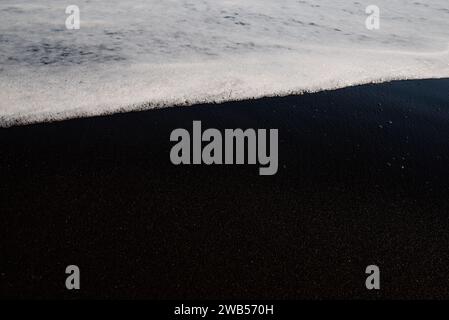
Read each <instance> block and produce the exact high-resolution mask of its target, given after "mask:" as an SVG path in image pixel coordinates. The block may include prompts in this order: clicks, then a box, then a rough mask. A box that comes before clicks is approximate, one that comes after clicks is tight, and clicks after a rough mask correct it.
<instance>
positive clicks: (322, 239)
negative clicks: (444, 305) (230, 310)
mask: <svg viewBox="0 0 449 320" xmlns="http://www.w3.org/2000/svg"><path fill="white" fill-rule="evenodd" d="M193 120H201V121H202V125H203V128H218V129H224V128H238V127H240V128H267V129H268V128H278V129H279V139H280V140H279V171H278V174H277V175H275V176H271V177H268V176H265V177H264V176H259V175H258V166H247V165H241V166H237V165H234V166H205V165H201V166H193V165H191V166H178V167H176V166H174V165H172V164H171V162H170V159H169V151H170V148H171V146H172V143H171V142H170V141H169V136H170V132H171V131H172V130H173V129H175V128H187V129H189V130H190V129H191V127H192V121H193ZM0 147H1V157H0V178H1V179H0V253H1V255H0V296H1V297H24V298H58V297H64V298H65V297H67V298H71V297H95V298H117V297H120V298H158V299H159V298H161V299H162V298H183V299H194V298H210V299H216V298H274V299H298V298H307V299H313V298H371V297H373V298H378V297H382V298H431V297H433V298H449V80H448V79H443V80H423V81H400V82H392V83H387V84H377V85H365V86H359V87H352V88H346V89H341V90H336V91H329V92H321V93H316V94H305V95H302V96H290V97H284V98H266V99H260V100H254V101H243V102H230V103H225V104H222V105H198V106H193V107H184V108H168V109H162V110H153V111H146V112H136V113H128V114H117V115H112V116H105V117H95V118H87V119H75V120H69V121H63V122H57V123H43V124H35V125H28V126H23V127H13V128H8V129H0ZM69 264H76V265H78V266H79V267H80V269H81V287H82V290H79V291H77V292H73V291H68V290H66V289H65V286H64V281H65V277H66V275H65V273H64V271H65V267H66V266H67V265H69ZM370 264H377V265H378V266H379V267H380V268H381V272H382V273H381V286H382V289H381V291H378V292H372V291H371V292H370V291H367V290H366V289H365V278H366V275H365V273H364V272H365V268H366V266H367V265H370Z"/></svg>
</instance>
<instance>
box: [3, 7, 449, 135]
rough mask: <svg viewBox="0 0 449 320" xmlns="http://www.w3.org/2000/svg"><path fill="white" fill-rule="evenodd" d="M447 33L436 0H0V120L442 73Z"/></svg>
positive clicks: (447, 59)
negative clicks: (70, 20)
mask: <svg viewBox="0 0 449 320" xmlns="http://www.w3.org/2000/svg"><path fill="white" fill-rule="evenodd" d="M75 2H76V4H77V5H78V6H79V8H80V10H81V29H80V30H66V29H65V19H66V14H65V7H66V6H67V5H69V4H75ZM370 4H375V5H377V6H379V7H380V10H381V20H380V23H381V26H380V30H375V31H370V30H368V29H367V28H366V27H365V19H366V17H367V14H366V13H365V8H366V7H367V6H368V5H370ZM448 45H449V3H448V1H447V0H426V1H425V0H414V1H407V0H395V1H390V0H376V1H375V3H372V1H371V0H369V1H361V0H359V1H341V0H322V1H311V0H304V1H298V0H245V1H243V0H242V1H236V0H235V1H233V0H222V1H217V0H201V1H200V0H191V1H189V0H164V1H161V0H151V1H146V0H122V1H119V0H98V1H88V0H76V1H74V3H65V2H61V1H57V0H39V1H33V2H32V3H30V2H29V1H24V0H20V1H18V0H2V1H1V2H0V126H9V125H12V124H22V123H29V122H36V121H47V120H57V119H65V118H71V117H78V116H92V115H98V114H105V113H113V112H120V111H128V110H136V109H150V108H154V107H165V106H171V105H180V104H193V103H198V102H212V101H214V102H221V101H226V100H239V99H246V98H254V97H261V96H272V95H286V94H291V93H301V92H304V91H318V90H324V89H332V88H339V87H344V86H349V85H355V84H362V83H369V82H380V81H388V80H392V79H412V78H440V77H449V48H448Z"/></svg>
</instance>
